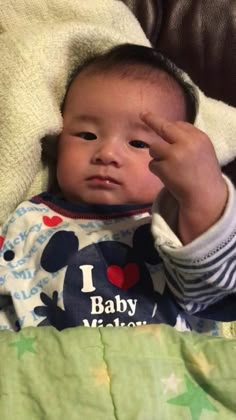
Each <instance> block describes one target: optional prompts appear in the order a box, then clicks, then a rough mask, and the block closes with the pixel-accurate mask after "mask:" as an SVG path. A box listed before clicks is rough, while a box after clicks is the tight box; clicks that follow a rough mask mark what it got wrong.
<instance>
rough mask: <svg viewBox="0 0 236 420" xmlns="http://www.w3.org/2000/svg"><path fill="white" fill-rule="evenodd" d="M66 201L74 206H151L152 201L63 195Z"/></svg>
mask: <svg viewBox="0 0 236 420" xmlns="http://www.w3.org/2000/svg"><path fill="white" fill-rule="evenodd" d="M63 197H64V199H65V200H66V201H68V202H70V203H73V204H91V205H110V206H115V205H144V204H151V203H152V201H153V200H152V201H144V200H142V199H141V198H140V197H137V199H136V198H135V197H120V196H118V197H117V196H111V195H108V194H89V195H86V196H81V195H71V194H67V193H63Z"/></svg>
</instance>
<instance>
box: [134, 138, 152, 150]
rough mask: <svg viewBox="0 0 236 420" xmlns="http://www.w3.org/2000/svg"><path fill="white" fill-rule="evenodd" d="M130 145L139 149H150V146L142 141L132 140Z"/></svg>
mask: <svg viewBox="0 0 236 420" xmlns="http://www.w3.org/2000/svg"><path fill="white" fill-rule="evenodd" d="M129 144H130V145H131V146H133V147H136V148H137V149H149V147H150V146H149V144H147V143H145V142H144V141H141V140H131V141H130V142H129Z"/></svg>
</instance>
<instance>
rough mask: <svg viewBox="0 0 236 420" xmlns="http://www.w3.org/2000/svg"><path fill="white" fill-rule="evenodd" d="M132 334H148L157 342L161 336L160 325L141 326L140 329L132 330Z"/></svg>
mask: <svg viewBox="0 0 236 420" xmlns="http://www.w3.org/2000/svg"><path fill="white" fill-rule="evenodd" d="M134 334H135V335H140V334H148V335H152V336H154V337H155V338H157V339H158V340H159V338H160V335H161V325H159V324H155V325H150V324H148V325H142V326H140V327H137V328H134Z"/></svg>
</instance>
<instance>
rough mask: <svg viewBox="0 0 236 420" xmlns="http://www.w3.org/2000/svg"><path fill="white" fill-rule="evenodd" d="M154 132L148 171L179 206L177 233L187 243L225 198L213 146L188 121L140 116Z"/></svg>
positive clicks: (218, 210) (214, 218)
mask: <svg viewBox="0 0 236 420" xmlns="http://www.w3.org/2000/svg"><path fill="white" fill-rule="evenodd" d="M141 119H142V121H144V122H145V123H146V124H147V125H148V126H149V127H150V128H152V129H153V130H154V131H155V133H156V134H157V135H158V139H157V141H155V142H153V143H152V144H151V147H150V155H151V157H152V158H153V160H152V161H151V162H150V165H149V167H150V170H151V171H152V172H153V173H154V174H155V175H157V176H158V177H159V178H160V179H161V181H162V182H163V184H164V185H165V187H166V188H167V189H168V190H169V192H170V193H171V194H172V195H173V196H174V197H175V199H176V200H177V202H178V205H179V223H178V233H179V236H180V238H181V239H182V241H183V242H184V243H188V242H190V241H192V240H193V239H195V238H196V237H197V236H199V235H200V234H201V233H203V232H205V231H206V230H207V229H208V228H209V227H210V226H212V225H213V224H214V223H215V222H216V221H217V220H218V219H219V218H220V217H221V215H222V213H223V211H224V208H225V205H226V202H227V197H228V191H227V186H226V182H225V180H224V178H223V177H222V173H221V169H220V166H219V163H218V161H217V157H216V154H215V150H214V147H213V145H212V143H211V141H210V139H209V137H208V136H207V135H206V134H205V133H203V132H202V131H200V130H199V129H197V128H196V127H194V126H193V125H192V124H190V123H187V122H183V121H178V122H170V121H167V120H165V119H161V118H157V117H155V115H154V114H151V113H147V114H143V115H141Z"/></svg>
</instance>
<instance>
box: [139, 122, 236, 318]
mask: <svg viewBox="0 0 236 420" xmlns="http://www.w3.org/2000/svg"><path fill="white" fill-rule="evenodd" d="M144 121H145V122H147V123H148V125H149V126H151V127H152V128H153V129H155V131H156V132H157V133H158V134H159V136H160V145H158V146H156V144H155V145H152V147H151V151H150V153H151V156H152V157H154V159H156V160H154V161H152V163H151V165H150V166H151V170H152V171H153V172H154V173H155V174H156V175H158V176H159V177H160V178H161V179H162V181H163V183H164V185H165V187H166V188H165V189H164V190H163V191H162V193H161V194H160V196H159V198H158V200H157V201H156V202H155V204H154V207H153V226H152V230H153V234H154V237H155V243H156V246H157V248H158V250H159V253H160V254H161V256H162V258H163V261H164V266H165V271H166V279H167V283H168V285H169V287H170V289H171V290H172V292H173V294H174V295H175V296H176V298H177V300H178V301H179V303H180V304H181V306H183V307H184V309H185V310H187V311H188V312H190V313H195V312H198V311H200V310H203V309H205V308H206V307H207V306H209V305H211V304H213V303H215V302H217V301H219V300H221V299H222V298H223V297H225V296H227V295H229V294H231V293H236V267H235V265H236V264H235V260H236V218H235V214H236V192H235V189H234V187H233V185H232V183H231V182H230V181H229V180H228V179H227V178H226V177H224V176H223V175H222V174H221V170H220V167H219V164H218V162H217V159H216V156H215V152H214V149H213V147H212V146H211V144H210V145H209V143H210V140H209V139H208V137H207V136H206V135H204V134H203V133H201V132H199V130H197V129H196V128H195V127H193V126H191V125H190V124H187V123H166V122H165V121H160V120H158V121H157V122H156V121H155V122H154V120H153V118H151V116H150V117H149V116H147V117H146V118H144ZM185 124H186V126H185ZM177 128H178V130H177ZM174 135H176V139H177V140H174V138H173V137H174ZM164 136H168V141H165V140H164V139H163V137H164ZM185 137H186V138H185ZM165 142H166V143H167V144H166V146H165ZM191 142H192V143H195V144H194V145H193V147H191V146H190V145H189V143H191ZM198 143H199V144H198ZM182 149H184V150H182ZM181 156H182V159H183V160H182V159H181ZM186 160H187V161H186ZM168 196H169V199H170V202H171V203H170V204H168V207H169V208H170V207H171V210H172V212H174V211H175V210H176V221H177V223H176V225H175V227H174V226H170V223H168V222H167V220H164V219H165V210H164V214H163V213H162V211H163V207H165V204H167V199H168ZM166 197H167V199H166ZM184 205H185V206H186V209H185V208H184ZM185 210H186V211H185ZM161 216H163V217H161Z"/></svg>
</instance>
